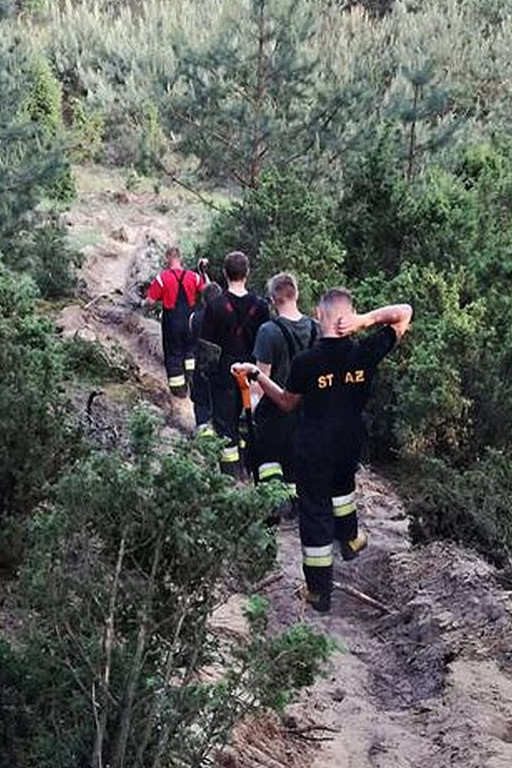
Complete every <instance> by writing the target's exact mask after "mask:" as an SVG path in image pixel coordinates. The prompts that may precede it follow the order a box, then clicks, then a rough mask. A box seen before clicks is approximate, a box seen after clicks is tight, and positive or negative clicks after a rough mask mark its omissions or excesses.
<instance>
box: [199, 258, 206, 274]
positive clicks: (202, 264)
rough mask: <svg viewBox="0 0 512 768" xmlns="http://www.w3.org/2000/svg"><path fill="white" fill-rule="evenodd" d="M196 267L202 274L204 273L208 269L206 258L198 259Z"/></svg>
mask: <svg viewBox="0 0 512 768" xmlns="http://www.w3.org/2000/svg"><path fill="white" fill-rule="evenodd" d="M197 269H198V270H199V272H200V273H201V274H202V275H204V273H205V272H206V270H207V269H208V259H199V262H198V264H197Z"/></svg>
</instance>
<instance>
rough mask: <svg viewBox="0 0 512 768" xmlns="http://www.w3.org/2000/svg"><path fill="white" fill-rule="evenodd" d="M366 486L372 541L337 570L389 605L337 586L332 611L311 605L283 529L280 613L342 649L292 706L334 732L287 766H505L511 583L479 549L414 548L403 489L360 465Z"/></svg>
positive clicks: (509, 750) (294, 547)
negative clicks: (383, 608)
mask: <svg viewBox="0 0 512 768" xmlns="http://www.w3.org/2000/svg"><path fill="white" fill-rule="evenodd" d="M359 494H360V503H361V507H362V509H363V513H362V516H361V517H362V520H363V521H364V524H365V525H366V526H367V528H368V529H369V530H370V533H371V546H370V547H369V549H368V550H367V552H366V553H364V555H361V557H360V559H359V560H358V561H357V562H355V563H349V564H347V563H345V564H338V566H337V567H336V575H335V578H336V579H337V580H338V581H339V582H342V583H344V584H348V585H351V586H353V587H356V588H358V589H359V590H362V591H365V592H367V593H369V594H370V595H372V596H374V597H376V598H378V599H379V600H380V601H382V602H383V603H385V604H387V605H388V606H389V607H390V609H391V613H390V614H389V615H382V614H380V613H379V611H376V610H374V609H371V608H368V607H366V606H365V605H363V604H362V603H360V602H359V601H357V600H354V599H353V598H351V597H348V596H347V595H345V594H344V593H342V592H339V591H338V592H336V595H335V599H334V603H333V609H332V614H331V615H330V616H329V617H326V618H323V617H318V616H317V615H315V614H314V613H312V612H310V609H309V608H308V609H305V606H304V605H301V603H300V600H298V599H295V600H294V598H293V593H294V592H295V590H296V588H297V587H299V586H300V583H301V573H300V548H299V544H298V533H297V531H286V532H283V533H281V535H280V555H279V558H280V563H281V572H282V574H283V578H282V579H281V580H279V581H277V582H274V584H273V585H271V586H270V587H269V589H268V590H267V595H268V597H269V598H270V600H271V602H272V607H273V615H274V622H275V624H276V625H278V626H283V625H287V624H290V623H292V622H293V621H296V620H297V619H301V618H305V619H306V621H307V622H308V623H310V624H312V625H313V626H315V627H317V628H319V629H321V630H323V631H325V632H328V633H329V634H330V635H331V636H332V637H333V638H334V639H336V640H337V641H338V642H340V643H342V644H343V646H344V648H345V651H344V652H342V653H338V654H336V655H335V657H334V660H333V665H332V669H331V670H330V673H329V675H328V676H327V677H326V678H325V679H323V680H320V681H318V682H317V683H316V684H315V685H314V686H313V688H312V689H311V690H309V691H306V692H305V693H304V695H303V696H302V697H301V700H300V701H299V702H298V703H297V704H295V705H294V706H293V708H292V710H291V712H292V714H293V715H294V716H295V717H296V719H297V721H298V722H299V723H301V724H302V725H304V724H308V723H314V724H316V725H317V726H325V727H327V728H329V729H332V731H331V730H329V731H325V732H319V731H315V733H317V734H318V733H320V734H321V736H323V737H324V738H326V739H328V740H326V741H325V742H320V743H319V745H318V748H317V749H316V750H315V753H314V754H311V753H310V754H309V755H308V757H307V759H306V758H304V756H303V755H302V754H300V753H299V754H298V755H296V756H295V757H294V758H293V760H292V761H290V762H288V765H289V766H290V767H291V766H302V765H308V766H311V768H447V767H448V766H454V767H456V768H459V767H460V768H510V766H511V765H512V678H511V676H510V670H511V668H510V666H509V667H508V673H507V672H505V666H506V665H507V662H508V663H509V662H510V649H511V648H512V626H511V614H512V599H511V594H510V593H507V592H506V591H504V590H503V589H502V588H501V587H500V585H499V583H498V580H497V574H496V572H495V571H494V569H493V568H492V567H491V566H489V565H488V564H486V563H485V562H483V561H482V560H481V559H480V558H479V557H478V556H476V555H473V554H470V553H468V552H466V551H464V550H461V549H459V548H458V547H456V546H454V545H449V544H439V543H437V544H434V545H431V546H429V547H426V548H423V549H412V548H411V546H410V544H409V541H408V537H407V521H406V519H405V516H404V512H403V508H402V505H401V503H400V500H399V499H398V498H397V497H396V494H395V493H394V492H393V489H392V488H391V487H390V486H389V485H388V484H387V483H386V482H384V481H383V480H382V479H380V478H378V477H376V476H375V475H373V474H371V473H370V472H367V471H363V472H361V477H360V486H359ZM242 752H243V748H242ZM285 764H286V763H285ZM240 765H246V764H245V763H243V762H242V763H240Z"/></svg>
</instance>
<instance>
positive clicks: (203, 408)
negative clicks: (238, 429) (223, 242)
mask: <svg viewBox="0 0 512 768" xmlns="http://www.w3.org/2000/svg"><path fill="white" fill-rule="evenodd" d="M221 293H222V288H221V287H220V285H218V283H208V285H206V286H205V287H204V288H203V290H202V292H201V302H200V304H198V305H197V307H196V309H195V310H194V312H193V313H192V314H191V315H190V334H191V339H192V343H193V345H194V353H195V357H196V367H195V369H194V375H193V376H192V386H191V392H190V397H191V399H192V402H193V404H194V416H195V420H196V429H197V434H200V435H203V436H210V435H213V434H215V431H214V429H213V426H212V424H211V421H212V415H213V406H212V393H211V388H210V381H209V378H208V374H207V371H205V370H203V369H202V368H201V360H200V358H198V355H197V351H198V349H197V348H198V344H199V335H200V333H201V326H202V324H203V318H204V313H205V310H206V307H207V306H208V305H209V304H211V303H212V301H213V300H214V299H216V298H217V297H218V296H220V295H221Z"/></svg>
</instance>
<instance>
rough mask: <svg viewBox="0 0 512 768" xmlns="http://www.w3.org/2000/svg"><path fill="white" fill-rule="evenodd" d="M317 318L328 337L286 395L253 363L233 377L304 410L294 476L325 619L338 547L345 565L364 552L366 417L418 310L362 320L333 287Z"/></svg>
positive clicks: (306, 358) (397, 308)
mask: <svg viewBox="0 0 512 768" xmlns="http://www.w3.org/2000/svg"><path fill="white" fill-rule="evenodd" d="M318 316H319V320H320V326H321V331H322V338H321V340H320V342H319V343H318V344H317V345H316V346H314V347H313V348H312V349H310V350H307V351H305V352H301V353H300V354H299V355H297V356H296V357H295V359H294V360H293V362H292V366H291V372H290V377H289V379H288V383H287V385H286V388H285V389H282V388H281V387H279V386H278V385H277V384H276V383H275V382H273V381H272V380H271V379H270V378H269V377H268V376H265V375H264V374H262V373H261V371H260V370H259V369H258V368H257V367H256V366H255V365H253V364H251V363H244V364H237V365H234V366H233V372H236V371H244V372H245V373H246V374H247V375H248V377H249V378H250V379H252V380H257V381H258V384H259V386H260V387H261V388H262V389H263V391H264V392H265V394H266V395H267V396H268V397H269V398H271V399H272V400H273V401H274V402H275V403H276V404H277V405H278V406H279V407H280V408H282V409H283V410H284V411H291V410H293V409H294V408H296V407H297V406H298V405H299V403H302V412H301V416H300V419H299V424H298V427H297V440H296V454H295V471H296V480H297V492H298V498H299V515H300V537H301V543H302V551H303V568H304V575H305V578H306V585H307V597H306V599H307V600H308V602H309V603H311V605H312V606H313V607H314V608H315V609H316V610H318V611H320V612H326V611H329V610H330V604H331V591H332V566H333V541H338V542H339V545H340V549H341V554H342V557H343V558H344V559H347V560H350V559H352V558H354V557H357V555H358V554H359V552H360V550H361V549H363V548H364V546H365V545H366V536H365V535H364V534H360V533H359V530H358V521H357V510H356V504H355V495H354V491H355V474H356V471H357V468H358V462H359V456H360V450H361V443H362V434H363V428H362V423H361V414H362V411H363V408H364V406H365V404H366V402H367V400H368V397H369V395H370V390H371V383H372V379H373V377H374V375H375V371H376V368H377V366H378V364H379V363H380V361H381V360H382V359H383V358H384V357H385V356H386V355H387V354H388V353H389V352H390V351H391V350H392V349H393V347H394V346H395V345H396V343H397V342H398V341H399V340H400V339H401V338H402V336H403V335H404V333H405V332H406V330H407V328H408V326H409V323H410V321H411V317H412V309H411V307H410V306H409V305H408V304H398V305H394V306H388V307H383V308H381V309H376V310H373V311H372V312H368V313H366V314H361V315H359V314H357V313H356V312H355V311H354V308H353V304H352V298H351V295H350V293H349V292H348V291H347V290H345V289H343V288H335V289H332V290H330V291H328V292H327V293H326V294H325V296H324V297H323V299H322V300H321V301H320V304H319V307H318ZM373 325H382V326H383V327H382V328H380V329H379V330H378V331H376V332H374V333H372V334H369V335H368V336H366V337H363V338H362V339H360V340H355V339H353V338H351V337H352V336H353V334H355V333H357V332H358V331H361V330H365V329H368V328H370V327H371V326H373Z"/></svg>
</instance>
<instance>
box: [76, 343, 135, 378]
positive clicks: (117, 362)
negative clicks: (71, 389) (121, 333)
mask: <svg viewBox="0 0 512 768" xmlns="http://www.w3.org/2000/svg"><path fill="white" fill-rule="evenodd" d="M62 351H63V355H64V369H65V372H66V374H67V375H69V374H72V375H74V376H77V377H78V378H79V379H80V380H85V381H90V382H106V381H114V382H122V381H126V380H127V379H128V377H129V374H130V367H129V365H128V363H127V361H126V359H125V357H124V355H123V353H122V351H121V349H119V348H117V347H112V348H111V349H109V350H108V351H107V350H106V349H105V348H104V347H103V346H102V345H101V344H100V343H99V342H98V341H87V340H85V339H81V338H80V337H79V336H76V337H74V338H72V339H66V340H65V341H64V342H63V345H62Z"/></svg>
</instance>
